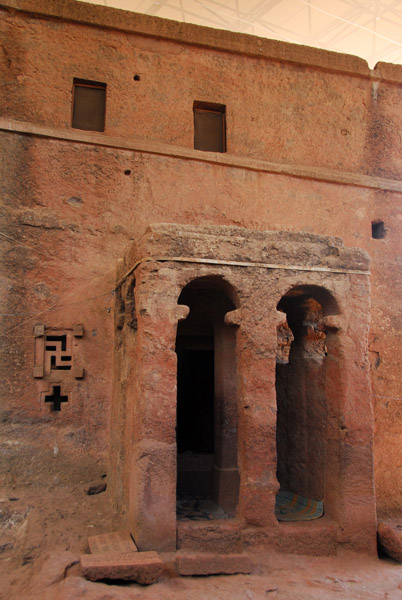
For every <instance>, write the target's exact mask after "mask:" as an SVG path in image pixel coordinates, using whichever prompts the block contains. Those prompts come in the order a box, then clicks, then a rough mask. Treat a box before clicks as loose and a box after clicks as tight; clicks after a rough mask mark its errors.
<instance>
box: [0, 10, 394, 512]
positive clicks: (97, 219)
mask: <svg viewBox="0 0 402 600" xmlns="http://www.w3.org/2000/svg"><path fill="white" fill-rule="evenodd" d="M9 4H12V5H13V6H15V5H17V6H20V7H21V8H22V9H25V10H26V12H23V11H19V10H18V9H17V10H9V8H8V5H9ZM1 5H2V8H1V19H0V22H1V25H0V26H1V30H2V35H3V36H4V37H3V41H2V42H1V44H2V48H3V51H2V55H1V61H0V77H1V80H2V81H4V82H6V85H3V86H2V87H1V92H0V93H1V99H0V100H1V101H0V110H1V120H0V127H1V148H2V169H3V172H2V173H1V182H2V183H1V185H2V195H3V201H4V208H3V209H2V211H3V214H4V217H5V220H4V226H3V228H2V232H3V233H4V234H5V235H7V236H10V237H11V238H13V239H15V240H18V242H19V243H15V242H12V241H11V240H10V239H9V238H4V237H2V240H1V241H2V248H3V252H4V257H5V258H4V265H3V267H4V278H5V279H4V280H5V293H4V300H3V305H2V306H3V307H4V310H2V312H3V313H5V316H4V317H3V318H4V323H3V325H4V330H5V332H6V335H5V336H3V338H2V341H3V349H2V358H3V365H4V376H3V381H4V402H3V405H2V408H3V420H4V422H5V440H6V442H7V440H9V439H11V438H15V439H16V440H17V441H18V444H17V445H15V448H16V450H15V452H13V453H12V458H11V460H12V464H13V465H15V469H14V470H11V471H10V470H9V466H8V465H5V466H4V467H3V473H5V477H6V485H7V486H9V488H12V487H13V486H17V487H18V486H19V485H21V484H22V483H23V482H26V483H29V481H30V480H32V479H35V481H37V482H38V483H41V484H43V485H48V482H49V476H50V475H49V474H52V473H53V472H54V471H56V472H57V473H58V472H62V473H63V476H62V477H63V478H64V479H65V480H66V481H67V482H68V481H73V480H74V481H84V480H85V481H86V480H90V479H93V478H95V479H96V478H97V477H98V476H100V474H102V473H103V472H104V470H105V468H106V466H107V461H108V446H109V443H110V436H109V423H110V411H111V398H112V376H113V361H114V358H113V348H114V341H113V336H114V334H113V331H114V325H113V307H114V296H113V294H112V290H113V288H114V285H115V279H114V274H115V269H116V266H117V264H118V261H119V259H121V258H122V257H123V255H124V254H125V252H126V250H127V248H128V247H130V245H131V244H132V242H133V240H136V239H137V238H138V236H139V235H140V234H142V233H143V231H144V230H145V228H146V227H147V225H148V224H149V223H154V222H170V223H179V224H195V225H201V224H215V225H237V226H241V227H245V228H249V229H255V230H267V229H271V230H272V229H274V230H277V231H280V230H285V231H293V232H298V231H300V232H312V233H315V234H321V235H327V236H328V235H334V236H341V237H342V238H343V240H344V243H345V246H347V247H360V248H363V249H365V250H367V252H368V253H369V255H370V257H371V273H372V274H371V287H372V308H371V315H372V325H371V333H370V346H369V349H370V357H371V359H372V365H371V370H372V388H373V394H374V396H373V401H374V410H375V423H376V443H375V465H376V486H377V506H378V510H379V511H380V512H381V513H387V512H396V511H398V509H399V507H400V506H401V502H402V496H401V494H402V492H401V490H402V475H401V469H400V465H399V463H398V456H399V448H400V429H401V424H402V416H401V406H402V400H401V398H402V394H401V391H400V384H399V373H400V371H401V366H402V365H401V358H400V352H399V351H398V349H399V348H400V342H401V336H402V334H401V324H402V322H401V314H400V297H401V292H402V290H401V278H400V264H399V263H400V239H401V228H402V210H401V209H400V193H401V191H402V188H401V186H400V184H399V182H398V179H399V178H400V175H401V172H402V164H401V161H402V148H401V144H400V140H399V137H398V136H397V134H396V132H397V131H399V130H400V121H401V119H402V110H401V108H400V103H399V96H400V85H401V82H402V72H401V69H400V68H398V67H392V66H390V65H383V64H380V66H379V67H378V68H377V69H376V70H375V71H373V72H370V71H369V70H368V68H367V66H366V65H365V63H364V61H361V60H359V59H356V58H354V57H345V56H343V55H339V56H338V55H334V54H331V53H328V52H324V51H322V52H321V51H317V50H312V49H307V48H301V47H294V46H291V45H287V44H282V43H279V42H269V41H261V43H260V40H258V39H257V38H251V37H249V36H236V35H235V34H230V33H228V32H225V33H223V32H213V35H212V34H210V33H209V32H208V31H207V30H204V29H203V28H197V27H192V26H184V25H183V26H180V28H179V30H178V29H177V27H176V25H175V24H171V25H169V24H168V23H165V22H164V21H160V20H158V19H143V18H142V17H137V16H136V15H125V16H124V19H123V20H122V17H120V16H119V15H120V12H119V11H113V10H111V9H108V10H105V9H101V8H100V7H96V8H95V7H89V6H85V5H80V6H79V10H78V8H77V5H78V3H77V5H75V4H74V3H72V2H71V3H70V2H64V3H62V5H58V3H57V2H38V1H37V2H31V1H29V0H24V1H22V0H21V1H20V2H12V3H9V2H6V1H4V0H3V2H1ZM52 11H53V13H54V15H57V14H60V15H61V16H62V17H63V18H61V19H57V18H55V17H52V16H47V17H45V16H44V15H45V13H52ZM77 11H78V12H77ZM108 15H112V17H109V16H108ZM113 15H117V16H114V17H113ZM102 19H103V23H104V26H96V27H93V26H91V25H90V24H89V23H90V21H91V20H92V21H93V22H98V23H99V24H100V25H101V23H102ZM123 22H124V28H123V26H122V23H123ZM115 26H117V28H116V29H114V28H113V27H115ZM141 28H142V29H141ZM147 28H148V30H149V31H150V32H151V33H152V37H147V36H146V30H147ZM139 29H141V31H139ZM205 31H207V33H205ZM169 37H176V40H177V39H179V40H180V43H178V42H177V41H174V40H173V39H169ZM162 38H163V39H162ZM206 40H210V41H209V42H208V43H207V41H206ZM211 40H213V43H212V42H211ZM207 45H209V46H210V47H208V48H207V47H206V46H207ZM213 45H215V46H216V49H214V48H213V47H211V46H213ZM135 74H139V75H140V81H134V80H133V76H134V75H135ZM74 77H79V78H84V79H90V80H97V81H102V82H105V83H107V86H108V87H107V109H106V129H105V132H104V133H99V134H91V133H87V132H84V131H78V130H71V127H70V122H71V90H72V80H73V78H74ZM194 100H204V101H209V102H216V103H222V104H225V105H226V107H227V140H228V147H227V150H228V151H227V153H226V154H225V155H219V156H217V155H209V154H206V153H202V152H197V151H194V150H191V148H192V138H193V124H192V119H193V115H192V105H193V101H194ZM23 131H25V133H24V132H23ZM272 163H278V164H276V165H273V164H272ZM125 171H130V173H129V174H125ZM379 176H381V177H383V178H388V179H381V180H380V179H378V177H379ZM383 188H384V189H383ZM376 219H381V220H383V221H384V223H385V227H386V237H385V238H384V239H380V240H375V239H372V238H371V221H372V220H376ZM272 258H274V257H272ZM54 304H57V306H56V307H55V308H54V309H52V310H49V308H50V307H51V306H53V305H54ZM59 304H60V305H59ZM356 310H357V311H358V310H359V306H356ZM43 311H46V312H43ZM32 314H38V316H37V317H35V318H31V315H32ZM25 320H27V322H26V323H25V324H24V322H25ZM35 323H44V324H45V325H46V327H53V328H56V329H63V328H70V327H72V326H73V325H74V324H76V323H83V324H84V328H85V334H84V337H83V338H82V342H81V343H82V346H81V350H80V352H81V356H82V360H83V366H84V368H85V377H84V379H82V380H75V381H74V382H71V393H70V397H69V401H68V403H67V404H66V405H63V406H62V407H61V411H60V413H57V414H56V413H50V412H49V410H46V407H45V406H44V404H43V397H42V400H41V395H40V393H41V391H42V388H41V383H40V380H37V379H34V378H33V377H32V367H33V365H34V338H33V334H32V328H33V325H34V324H35ZM14 327H16V329H15V330H13V328H14ZM7 332H10V333H7ZM55 448H56V449H57V450H55ZM27 457H31V463H30V464H31V472H30V473H28V472H27V471H26V470H25V469H24V468H23V466H22V465H24V461H25V460H26V459H27ZM55 457H56V458H55ZM77 457H80V458H79V459H78V458H77ZM56 463H57V464H56Z"/></svg>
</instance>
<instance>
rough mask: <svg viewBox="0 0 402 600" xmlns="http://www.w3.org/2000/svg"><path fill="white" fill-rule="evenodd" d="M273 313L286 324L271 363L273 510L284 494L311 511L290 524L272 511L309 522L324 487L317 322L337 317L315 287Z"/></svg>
mask: <svg viewBox="0 0 402 600" xmlns="http://www.w3.org/2000/svg"><path fill="white" fill-rule="evenodd" d="M278 310H280V311H282V312H284V313H285V314H286V321H285V322H284V323H283V324H282V325H281V326H280V327H278V354H277V363H276V396H277V428H276V447H277V479H278V481H279V484H280V494H279V495H278V497H277V509H278V499H279V498H281V499H283V496H284V495H285V497H286V494H289V498H290V502H294V503H295V502H298V501H299V500H300V505H301V506H303V502H304V499H307V500H311V503H310V504H309V506H311V507H313V508H314V510H312V511H311V513H309V512H308V510H306V509H304V508H301V509H300V515H297V516H296V517H295V518H293V516H292V517H291V516H289V517H288V516H287V515H286V513H284V516H283V518H282V517H279V516H278V511H277V516H278V518H279V519H280V520H310V518H317V516H313V515H318V516H321V514H322V510H323V501H324V496H325V484H326V452H327V420H328V406H327V398H326V364H327V354H328V350H327V335H326V332H325V331H324V328H323V327H322V319H323V317H324V316H325V315H326V314H330V313H333V312H337V311H336V305H335V301H334V300H333V298H332V296H331V295H330V294H329V292H327V291H326V290H325V289H324V288H319V287H317V286H298V287H296V288H293V289H292V290H290V291H289V292H288V293H287V294H286V295H285V296H283V297H282V299H281V301H280V302H279V304H278ZM291 494H294V495H296V496H297V498H296V499H294V498H292V497H291ZM299 497H301V498H299ZM313 501H315V502H316V504H313ZM289 511H290V509H289ZM303 513H304V514H303ZM304 516H305V517H306V518H303V517H304ZM307 517H308V518H307Z"/></svg>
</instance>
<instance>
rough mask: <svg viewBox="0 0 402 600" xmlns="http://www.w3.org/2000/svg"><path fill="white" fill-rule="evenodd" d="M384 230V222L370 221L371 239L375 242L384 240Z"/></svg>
mask: <svg viewBox="0 0 402 600" xmlns="http://www.w3.org/2000/svg"><path fill="white" fill-rule="evenodd" d="M385 234H386V230H385V225H384V221H372V223H371V237H372V238H373V239H375V240H382V239H383V238H385Z"/></svg>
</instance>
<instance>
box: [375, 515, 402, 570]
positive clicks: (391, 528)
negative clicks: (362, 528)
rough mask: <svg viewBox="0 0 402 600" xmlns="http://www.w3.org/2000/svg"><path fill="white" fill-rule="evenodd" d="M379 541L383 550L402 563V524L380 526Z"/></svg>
mask: <svg viewBox="0 0 402 600" xmlns="http://www.w3.org/2000/svg"><path fill="white" fill-rule="evenodd" d="M377 532H378V541H379V543H380V546H381V548H382V549H383V550H384V552H386V554H388V556H390V557H391V558H393V559H395V560H397V561H398V562H402V524H401V523H399V524H397V523H384V522H381V523H379V524H378V530H377Z"/></svg>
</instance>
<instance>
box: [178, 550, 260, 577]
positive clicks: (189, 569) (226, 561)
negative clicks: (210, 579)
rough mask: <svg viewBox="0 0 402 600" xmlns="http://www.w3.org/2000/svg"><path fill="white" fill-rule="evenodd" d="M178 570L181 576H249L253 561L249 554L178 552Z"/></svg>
mask: <svg viewBox="0 0 402 600" xmlns="http://www.w3.org/2000/svg"><path fill="white" fill-rule="evenodd" d="M176 568H177V571H178V573H179V574H180V575H235V574H236V573H245V574H248V573H250V571H251V561H250V557H249V555H248V554H209V553H203V552H199V553H194V554H193V553H189V552H178V553H177V554H176Z"/></svg>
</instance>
